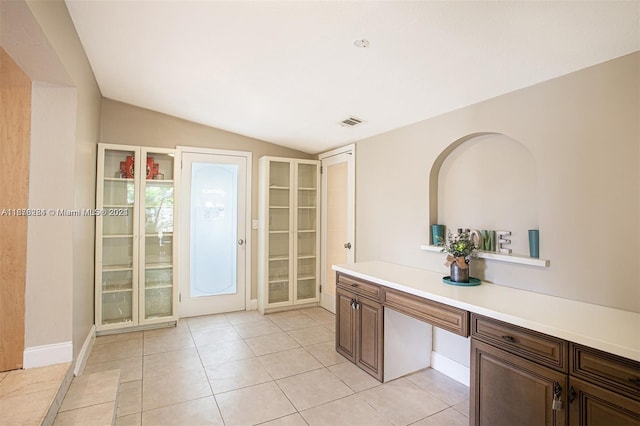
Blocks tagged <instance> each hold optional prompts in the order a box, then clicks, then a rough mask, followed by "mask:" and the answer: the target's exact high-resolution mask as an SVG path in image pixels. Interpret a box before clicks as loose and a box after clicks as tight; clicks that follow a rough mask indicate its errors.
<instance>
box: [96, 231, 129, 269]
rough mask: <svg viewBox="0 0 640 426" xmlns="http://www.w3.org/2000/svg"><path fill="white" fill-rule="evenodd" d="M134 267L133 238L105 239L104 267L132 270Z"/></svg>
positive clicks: (103, 244) (103, 242)
mask: <svg viewBox="0 0 640 426" xmlns="http://www.w3.org/2000/svg"><path fill="white" fill-rule="evenodd" d="M132 266H133V238H132V237H112V238H109V237H103V240H102V267H103V269H107V268H131V267H132Z"/></svg>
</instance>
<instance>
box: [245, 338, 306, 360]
mask: <svg viewBox="0 0 640 426" xmlns="http://www.w3.org/2000/svg"><path fill="white" fill-rule="evenodd" d="M245 343H246V344H247V345H249V347H250V348H251V350H252V351H253V353H254V354H255V355H256V356H260V355H266V354H271V353H274V352H280V351H286V350H288V349H293V348H297V347H299V346H300V345H299V344H298V342H296V341H295V340H293V339H292V338H291V337H290V336H289V335H288V334H286V333H275V334H269V335H267V336H259V337H252V338H250V339H245Z"/></svg>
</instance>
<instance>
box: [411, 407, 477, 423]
mask: <svg viewBox="0 0 640 426" xmlns="http://www.w3.org/2000/svg"><path fill="white" fill-rule="evenodd" d="M468 424H469V419H468V418H467V417H465V416H463V415H462V414H460V413H459V412H458V411H456V410H454V409H453V408H447V409H446V410H443V411H440V412H439V413H436V414H434V415H432V416H429V417H427V418H425V419H422V420H420V421H418V422H416V423H413V425H412V426H414V425H415V426H467V425H468Z"/></svg>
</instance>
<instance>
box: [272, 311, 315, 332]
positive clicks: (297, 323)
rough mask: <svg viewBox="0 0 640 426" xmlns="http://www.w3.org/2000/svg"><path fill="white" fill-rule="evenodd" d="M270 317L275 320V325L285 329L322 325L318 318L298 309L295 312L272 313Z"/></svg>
mask: <svg viewBox="0 0 640 426" xmlns="http://www.w3.org/2000/svg"><path fill="white" fill-rule="evenodd" d="M269 319H270V320H271V321H273V322H274V324H275V325H277V326H278V327H280V328H281V329H282V330H284V331H291V330H297V329H299V328H307V327H314V326H317V325H320V323H319V322H317V321H316V320H314V319H312V318H310V317H308V316H307V315H305V314H301V313H300V312H298V311H296V312H294V313H291V314H289V313H287V314H284V313H277V314H271V315H270V316H269Z"/></svg>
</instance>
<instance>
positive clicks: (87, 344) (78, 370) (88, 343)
mask: <svg viewBox="0 0 640 426" xmlns="http://www.w3.org/2000/svg"><path fill="white" fill-rule="evenodd" d="M95 341H96V326H95V325H92V326H91V328H90V329H89V334H87V338H86V339H84V343H83V344H82V348H81V349H80V353H79V354H78V358H77V359H76V365H75V368H74V369H73V375H74V376H80V375H82V372H83V371H84V367H85V366H86V365H87V360H88V359H89V355H90V354H91V349H92V348H93V343H94V342H95Z"/></svg>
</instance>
